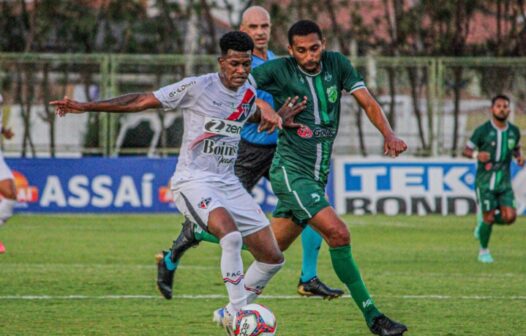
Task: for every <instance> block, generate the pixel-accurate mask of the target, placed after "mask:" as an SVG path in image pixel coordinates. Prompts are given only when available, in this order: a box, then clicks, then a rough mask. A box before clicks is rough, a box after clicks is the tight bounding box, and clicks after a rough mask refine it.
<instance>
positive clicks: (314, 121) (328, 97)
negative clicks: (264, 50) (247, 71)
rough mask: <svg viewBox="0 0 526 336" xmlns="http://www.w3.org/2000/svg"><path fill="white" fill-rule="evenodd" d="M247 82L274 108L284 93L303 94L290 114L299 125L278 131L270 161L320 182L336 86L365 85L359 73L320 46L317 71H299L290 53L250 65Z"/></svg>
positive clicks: (334, 119) (335, 116) (333, 124)
mask: <svg viewBox="0 0 526 336" xmlns="http://www.w3.org/2000/svg"><path fill="white" fill-rule="evenodd" d="M250 82H251V84H252V85H254V86H255V87H256V88H257V89H261V90H265V91H266V92H269V93H270V94H271V95H272V96H273V97H274V102H275V106H276V108H277V107H281V106H282V105H283V104H284V102H285V100H286V99H287V98H288V97H291V98H292V97H295V96H299V97H300V99H301V98H302V97H304V96H306V97H307V99H308V100H307V107H306V109H305V110H303V111H302V112H301V113H299V114H298V115H297V116H296V118H295V121H296V122H297V123H301V124H303V125H305V127H302V128H299V129H295V128H284V129H283V130H282V131H280V133H279V138H278V145H277V149H276V154H275V156H274V164H279V165H285V166H287V167H289V168H290V170H291V171H294V172H296V173H299V174H302V175H304V176H305V175H306V176H309V177H312V178H313V179H314V180H315V181H318V182H320V183H322V184H323V185H325V184H326V183H327V178H328V175H329V164H330V158H331V152H332V145H333V143H334V139H335V138H336V134H337V133H338V125H339V119H340V99H341V91H342V90H346V91H349V92H353V91H355V90H358V89H361V88H365V84H364V81H363V78H362V76H361V75H360V74H359V73H358V72H357V71H356V69H355V68H354V67H353V66H352V65H351V62H350V61H349V60H348V59H347V58H346V57H345V56H343V55H342V54H341V53H338V52H329V51H325V52H323V54H322V58H321V71H320V72H319V73H318V74H308V73H306V72H304V71H303V70H302V69H301V68H300V67H299V65H298V63H297V62H296V60H295V59H294V58H293V57H285V58H279V59H276V60H272V61H269V62H266V63H265V64H262V65H260V66H258V67H257V68H255V69H253V70H252V73H251V78H250Z"/></svg>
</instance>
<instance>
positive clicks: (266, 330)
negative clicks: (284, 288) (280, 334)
mask: <svg viewBox="0 0 526 336" xmlns="http://www.w3.org/2000/svg"><path fill="white" fill-rule="evenodd" d="M233 323H234V326H233V327H234V335H239V336H258V335H260V336H274V335H275V334H276V327H277V323H276V317H275V316H274V314H273V313H272V312H271V311H270V309H268V308H267V307H265V306H262V305H259V304H257V303H251V304H249V305H246V306H244V307H243V308H241V310H240V311H239V313H237V316H236V318H235V319H234V322H233Z"/></svg>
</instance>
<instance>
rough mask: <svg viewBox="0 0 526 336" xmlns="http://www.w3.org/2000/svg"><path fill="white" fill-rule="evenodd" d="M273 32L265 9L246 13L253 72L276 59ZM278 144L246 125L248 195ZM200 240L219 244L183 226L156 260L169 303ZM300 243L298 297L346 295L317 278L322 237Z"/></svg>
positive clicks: (243, 153)
mask: <svg viewBox="0 0 526 336" xmlns="http://www.w3.org/2000/svg"><path fill="white" fill-rule="evenodd" d="M270 29H271V23H270V15H269V13H268V12H267V11H266V10H265V9H264V8H263V7H260V6H252V7H249V8H248V9H247V10H245V12H244V13H243V18H242V21H241V27H240V30H241V31H243V32H245V33H247V34H248V35H249V36H250V37H251V38H252V40H253V41H254V51H253V53H252V68H255V67H257V66H259V65H261V64H263V63H265V62H267V61H269V60H272V59H274V58H276V55H274V53H273V52H272V51H270V50H268V43H269V38H270ZM257 96H258V99H262V100H264V101H266V102H267V103H269V104H270V105H271V106H272V107H273V108H274V100H273V98H272V96H271V95H270V94H269V93H268V92H265V91H262V90H257ZM277 141H278V131H277V130H276V131H274V132H273V133H270V134H268V133H267V132H259V131H258V124H257V123H246V124H245V126H244V127H243V130H242V131H241V141H240V143H239V149H238V158H237V161H236V166H235V173H236V176H237V177H238V178H239V180H240V181H241V183H242V184H243V186H244V187H245V188H246V189H247V190H248V191H252V189H253V188H254V186H255V185H256V184H257V183H258V181H259V180H260V179H261V177H266V178H267V180H268V179H269V170H270V166H271V164H272V158H273V157H274V152H275V150H276V144H277ZM201 240H206V241H214V242H217V238H215V237H213V236H211V235H210V234H208V233H207V232H204V231H202V230H200V229H199V227H197V226H194V225H193V224H192V223H191V222H189V221H188V220H187V221H185V222H184V223H183V229H182V230H181V233H180V234H179V237H177V239H176V240H174V243H173V246H172V248H171V249H170V250H169V251H165V252H163V254H159V255H158V256H157V265H158V268H157V269H158V272H157V286H158V288H159V290H160V292H161V294H162V295H163V296H164V297H165V298H166V299H171V298H172V285H173V277H174V273H175V270H176V268H177V265H178V262H179V260H180V258H181V256H182V255H183V254H184V252H185V251H186V250H188V249H189V248H190V247H192V246H195V245H197V244H198V243H199V242H200V241H201ZM301 241H302V246H303V263H302V271H301V276H300V280H299V284H298V293H299V294H300V295H303V296H321V297H323V298H328V299H332V298H337V297H339V296H341V295H343V291H342V290H340V289H333V288H330V287H328V286H327V285H325V284H324V283H323V282H321V280H320V279H319V278H318V277H317V263H318V254H319V249H320V246H321V242H322V238H321V236H320V235H319V234H318V233H317V232H316V231H314V230H313V229H312V228H311V227H310V226H307V227H306V228H305V229H304V230H303V232H302V235H301Z"/></svg>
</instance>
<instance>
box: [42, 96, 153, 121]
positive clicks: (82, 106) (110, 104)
mask: <svg viewBox="0 0 526 336" xmlns="http://www.w3.org/2000/svg"><path fill="white" fill-rule="evenodd" d="M49 104H50V105H53V106H55V112H56V114H57V115H58V116H60V117H63V116H65V115H66V114H67V113H82V112H86V111H92V112H114V113H127V112H140V111H144V110H147V109H150V108H158V107H161V102H160V101H159V100H158V99H157V98H155V96H154V95H153V93H151V92H144V93H130V94H126V95H122V96H119V97H115V98H111V99H107V100H101V101H96V102H85V103H81V102H78V101H76V100H73V99H69V98H68V97H67V96H66V97H64V99H62V100H54V101H51V102H49Z"/></svg>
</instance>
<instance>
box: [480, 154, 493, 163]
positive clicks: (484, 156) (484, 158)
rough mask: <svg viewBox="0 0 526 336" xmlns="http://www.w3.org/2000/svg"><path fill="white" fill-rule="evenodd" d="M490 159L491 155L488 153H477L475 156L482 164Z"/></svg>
mask: <svg viewBox="0 0 526 336" xmlns="http://www.w3.org/2000/svg"><path fill="white" fill-rule="evenodd" d="M490 158H491V155H490V154H489V153H488V152H479V154H478V155H477V160H479V161H480V162H482V163H484V162H488V161H489V159H490Z"/></svg>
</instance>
